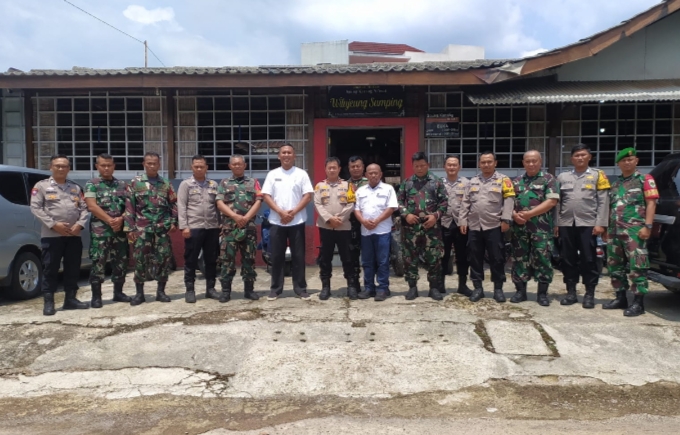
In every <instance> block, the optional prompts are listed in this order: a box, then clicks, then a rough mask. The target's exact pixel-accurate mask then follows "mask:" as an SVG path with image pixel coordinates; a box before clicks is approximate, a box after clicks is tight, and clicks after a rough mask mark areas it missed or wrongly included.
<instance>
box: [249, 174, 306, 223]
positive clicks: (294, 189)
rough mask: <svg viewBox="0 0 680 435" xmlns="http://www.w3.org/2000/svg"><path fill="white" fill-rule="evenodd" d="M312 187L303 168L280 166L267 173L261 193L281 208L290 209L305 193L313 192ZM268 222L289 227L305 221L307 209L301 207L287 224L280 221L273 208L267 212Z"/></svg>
mask: <svg viewBox="0 0 680 435" xmlns="http://www.w3.org/2000/svg"><path fill="white" fill-rule="evenodd" d="M313 192H314V188H313V187H312V182H311V181H310V179H309V175H308V174H307V172H305V171H304V170H302V169H300V168H298V167H296V166H293V167H292V168H290V169H288V170H285V169H283V168H282V167H279V168H276V169H273V170H271V171H269V173H268V174H267V178H265V179H264V185H263V186H262V194H263V195H270V196H271V197H272V199H273V200H274V202H275V203H276V205H278V206H279V207H280V208H281V209H282V210H292V209H294V208H295V207H297V205H298V204H299V203H300V201H302V197H303V196H304V195H305V194H306V193H313ZM269 222H270V223H272V224H274V225H280V226H284V227H290V226H293V225H299V224H301V223H305V222H307V210H306V209H304V208H303V209H302V210H301V211H300V212H299V213H298V214H296V215H295V217H294V218H293V220H292V221H290V222H289V223H287V224H282V223H281V216H280V215H279V214H278V213H276V212H275V211H274V210H272V211H271V213H270V214H269Z"/></svg>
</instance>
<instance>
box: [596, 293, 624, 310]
mask: <svg viewBox="0 0 680 435" xmlns="http://www.w3.org/2000/svg"><path fill="white" fill-rule="evenodd" d="M626 308H628V298H627V297H626V291H625V290H622V291H617V292H616V299H612V300H611V301H609V302H607V303H606V304H602V309H603V310H625V309H626Z"/></svg>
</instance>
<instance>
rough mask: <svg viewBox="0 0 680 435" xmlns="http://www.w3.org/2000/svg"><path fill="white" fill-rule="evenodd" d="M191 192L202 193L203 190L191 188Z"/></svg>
mask: <svg viewBox="0 0 680 435" xmlns="http://www.w3.org/2000/svg"><path fill="white" fill-rule="evenodd" d="M189 193H201V191H200V190H198V189H194V190H190V191H189Z"/></svg>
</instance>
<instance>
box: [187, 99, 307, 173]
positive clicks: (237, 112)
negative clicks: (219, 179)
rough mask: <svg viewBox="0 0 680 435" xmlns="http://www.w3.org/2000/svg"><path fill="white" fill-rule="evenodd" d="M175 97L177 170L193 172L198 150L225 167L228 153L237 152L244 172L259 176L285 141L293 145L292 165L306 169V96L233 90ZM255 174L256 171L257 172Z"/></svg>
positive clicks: (212, 164) (220, 168) (215, 164)
mask: <svg viewBox="0 0 680 435" xmlns="http://www.w3.org/2000/svg"><path fill="white" fill-rule="evenodd" d="M195 94H197V95H186V94H182V93H180V94H179V95H178V96H177V118H178V123H177V124H178V125H177V135H176V138H177V144H178V157H179V164H178V168H179V170H180V172H184V174H180V176H183V175H189V174H190V173H191V172H190V171H191V156H193V155H194V154H202V155H203V156H205V157H206V159H207V161H208V164H209V166H210V169H211V170H215V171H228V170H229V167H228V165H229V156H231V155H232V154H241V155H243V156H244V157H245V159H246V162H247V164H248V170H247V172H248V173H250V174H253V173H256V175H260V174H263V173H265V172H266V171H269V170H271V169H274V168H276V167H278V166H280V162H279V160H278V157H277V154H278V151H279V148H280V146H281V145H282V144H284V143H289V144H291V145H293V147H294V148H295V152H296V161H295V165H296V166H298V167H300V168H303V169H304V168H305V151H306V150H305V144H306V139H307V121H306V119H305V99H306V95H305V94H304V93H303V92H300V93H282V94H266V95H260V94H256V93H254V92H253V91H249V90H243V91H240V90H232V91H226V92H224V93H210V94H208V95H201V94H200V93H195ZM258 173H259V174H258Z"/></svg>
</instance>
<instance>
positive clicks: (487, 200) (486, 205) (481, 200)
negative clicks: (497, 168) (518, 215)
mask: <svg viewBox="0 0 680 435" xmlns="http://www.w3.org/2000/svg"><path fill="white" fill-rule="evenodd" d="M514 200H515V189H514V188H513V187H512V181H510V178H508V177H506V176H505V175H503V174H501V173H500V172H494V173H493V175H492V176H491V177H489V178H486V179H485V178H484V177H483V176H482V174H479V175H476V176H474V177H472V178H471V179H470V183H469V184H468V185H467V187H466V188H465V194H464V195H463V200H462V202H461V208H460V217H459V219H458V222H459V226H461V227H468V229H469V230H471V231H484V230H490V229H493V228H498V227H500V226H501V220H511V219H512V210H513V208H514V206H515V201H514Z"/></svg>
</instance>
